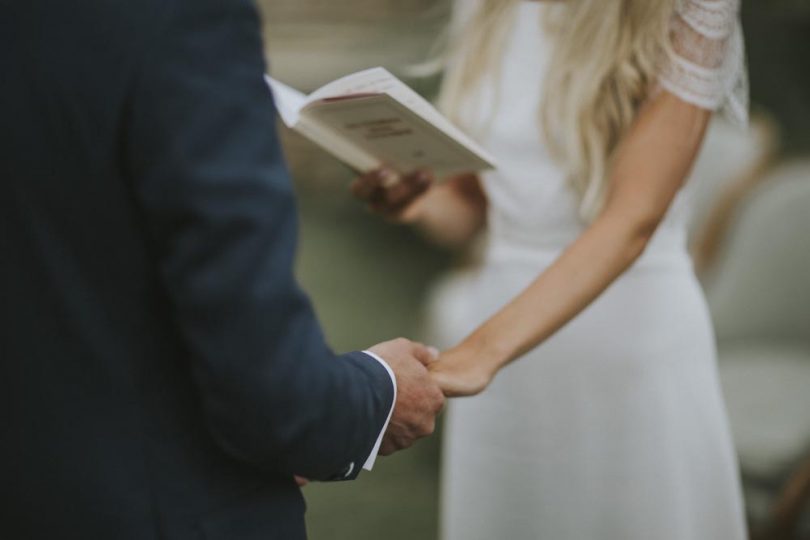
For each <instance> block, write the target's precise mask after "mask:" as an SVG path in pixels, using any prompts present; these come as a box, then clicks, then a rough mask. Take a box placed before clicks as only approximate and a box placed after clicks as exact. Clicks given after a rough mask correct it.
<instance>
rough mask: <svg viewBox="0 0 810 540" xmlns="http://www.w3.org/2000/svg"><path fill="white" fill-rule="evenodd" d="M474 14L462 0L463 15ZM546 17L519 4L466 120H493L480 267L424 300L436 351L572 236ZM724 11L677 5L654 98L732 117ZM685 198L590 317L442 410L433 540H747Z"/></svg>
mask: <svg viewBox="0 0 810 540" xmlns="http://www.w3.org/2000/svg"><path fill="white" fill-rule="evenodd" d="M476 3H477V2H476V1H474V0H459V4H460V5H462V7H464V8H467V9H469V8H471V7H472V6H473V5H474V4H476ZM544 9H550V7H549V6H548V5H545V4H543V3H541V2H523V3H521V5H520V7H519V8H518V9H517V12H516V13H515V20H514V27H513V29H512V31H511V33H510V36H509V43H508V45H507V47H506V48H505V49H504V52H503V57H502V59H501V62H500V69H499V70H498V75H497V76H496V75H495V74H494V73H493V74H491V76H490V77H489V79H488V80H487V82H486V84H485V88H484V90H483V91H482V92H481V93H480V94H479V95H478V97H476V98H475V102H474V103H468V104H467V105H466V106H465V110H466V112H467V114H468V115H469V117H470V118H472V119H475V118H482V117H485V116H491V117H492V118H493V120H492V121H491V123H490V124H489V127H488V129H487V130H486V133H484V134H483V136H482V137H481V140H482V141H483V143H484V144H485V145H486V147H487V148H488V149H489V150H490V151H491V152H492V153H493V154H494V155H495V156H496V157H497V159H498V161H499V164H500V168H499V170H498V171H497V172H493V173H490V174H487V175H485V176H484V178H483V183H484V188H485V190H486V193H487V195H488V198H489V202H490V214H489V228H490V234H489V238H490V240H489V244H488V247H487V249H486V255H485V257H484V262H483V263H482V264H481V265H479V266H478V267H477V268H475V269H474V270H472V271H469V272H466V273H464V274H462V275H456V276H453V277H452V278H450V279H448V280H446V281H445V282H444V283H443V284H442V285H441V286H440V287H439V288H438V289H437V293H436V295H435V297H434V302H433V309H432V312H433V320H434V325H433V331H434V337H435V338H436V340H438V342H439V344H442V345H445V346H448V345H452V344H455V343H456V342H458V341H459V340H460V339H461V338H463V337H464V336H465V335H467V334H468V333H469V332H470V331H471V330H472V329H473V328H474V327H475V326H477V325H478V324H479V323H481V322H482V321H484V320H485V319H486V318H487V317H488V316H490V315H491V314H493V313H494V312H495V311H496V310H498V309H499V308H500V307H501V306H503V305H504V304H505V303H506V302H508V301H509V300H510V299H511V298H513V297H514V296H515V295H516V294H518V293H519V292H520V291H521V290H522V289H523V288H525V287H526V286H527V285H528V284H529V283H530V282H531V281H532V280H533V279H534V278H535V277H536V276H537V275H538V274H539V273H540V272H542V271H543V269H545V268H546V267H548V266H549V265H550V264H551V263H552V262H553V261H554V260H555V259H556V258H557V257H558V256H559V254H560V253H561V251H562V250H563V249H564V247H565V246H566V245H568V244H569V243H571V242H572V241H573V240H574V239H576V237H577V236H578V235H579V234H580V233H581V231H582V230H583V225H582V223H581V221H580V220H579V218H578V199H577V197H576V196H575V195H574V194H573V192H572V191H571V189H570V188H569V186H568V184H567V182H566V181H565V179H564V176H563V173H562V171H561V170H560V168H559V167H558V166H557V165H556V164H555V163H554V162H553V161H552V160H551V159H550V157H549V156H548V155H547V153H546V151H545V148H544V144H543V141H542V138H541V134H540V130H539V127H538V123H537V117H538V116H537V106H538V103H539V102H540V98H541V91H542V80H543V75H544V72H545V67H546V64H547V61H548V54H549V45H550V44H549V43H548V42H547V37H548V36H546V35H544V32H543V26H542V25H541V23H540V20H541V16H542V12H543V10H544ZM737 10H738V5H737V3H736V2H733V1H732V0H714V1H709V0H691V1H685V2H681V3H680V4H679V6H678V14H677V15H676V16H675V17H674V22H673V36H674V41H675V46H674V53H675V56H673V58H671V59H670V61H669V62H668V67H667V68H666V69H665V70H664V72H663V73H662V76H661V79H662V80H661V85H662V86H663V87H664V88H666V89H667V90H669V91H671V92H673V93H675V94H676V95H678V96H680V97H681V98H683V99H684V100H687V101H689V102H692V103H695V104H697V105H700V106H703V107H706V108H711V109H721V108H723V109H725V110H726V111H727V112H728V113H730V114H731V115H732V116H733V117H736V118H737V119H738V120H744V116H745V108H746V95H745V89H746V81H745V67H744V58H743V46H742V35H741V32H740V28H739V24H738V22H737V20H738V15H737ZM492 107H494V108H495V109H492ZM492 112H494V113H495V114H494V115H492V114H490V113H492ZM689 198H690V187H689V185H688V184H687V187H686V188H684V190H683V191H682V192H681V193H680V194H679V196H678V197H677V200H676V202H675V203H674V206H673V208H672V209H671V211H670V213H669V215H668V217H667V218H666V220H665V222H664V223H663V225H662V226H661V228H660V230H659V231H658V232H657V234H656V235H655V237H654V239H653V240H652V242H651V245H650V247H649V248H648V250H647V251H646V253H645V254H644V255H643V256H642V258H641V259H640V260H639V261H638V262H637V263H636V264H635V265H634V266H633V267H632V268H631V269H630V270H629V271H628V272H626V273H625V274H624V275H623V276H622V277H621V278H619V279H618V281H616V282H615V283H614V284H613V285H612V286H611V287H610V288H609V289H608V290H607V292H605V293H604V294H603V295H602V296H601V297H600V298H599V299H598V300H597V301H596V302H595V303H594V304H593V305H591V306H590V307H589V308H588V309H587V310H586V311H584V312H583V313H582V314H581V315H580V316H579V317H577V318H576V319H575V320H574V321H573V322H571V323H570V324H569V325H567V326H566V327H565V328H564V329H562V330H561V331H560V332H558V333H557V334H556V335H554V336H553V337H552V338H551V339H549V340H548V341H547V342H545V343H543V344H542V345H541V346H540V347H538V348H537V349H535V350H534V351H532V352H531V353H529V354H527V355H526V356H525V357H523V358H522V359H520V360H518V361H517V362H515V363H513V364H512V365H510V366H509V367H507V368H506V369H504V370H503V371H502V372H501V373H500V374H499V375H498V377H497V378H496V379H495V381H494V382H493V384H492V385H491V386H490V387H489V388H488V389H487V390H486V391H485V392H484V393H483V394H482V395H480V396H477V397H474V398H465V399H461V400H457V401H454V402H453V403H452V404H450V406H449V410H448V416H447V423H446V431H445V445H444V452H443V467H442V496H441V501H442V506H441V523H442V525H441V527H442V538H443V539H444V540H501V539H503V540H530V539H531V540H535V539H543V540H742V539H743V538H745V525H744V515H743V507H742V500H741V490H740V484H739V479H738V470H737V461H736V457H735V453H734V449H733V447H732V442H731V437H730V434H729V426H728V422H727V419H726V412H725V407H724V404H723V400H722V396H721V393H720V387H719V384H718V378H717V370H716V366H715V342H714V335H713V332H712V326H711V321H710V319H709V315H708V312H707V307H706V304H705V301H704V298H703V295H702V292H701V289H700V287H699V285H698V283H697V281H696V279H695V276H694V274H693V270H692V262H691V260H690V257H689V255H688V253H687V250H686V226H687V223H688V219H689V208H690V202H689Z"/></svg>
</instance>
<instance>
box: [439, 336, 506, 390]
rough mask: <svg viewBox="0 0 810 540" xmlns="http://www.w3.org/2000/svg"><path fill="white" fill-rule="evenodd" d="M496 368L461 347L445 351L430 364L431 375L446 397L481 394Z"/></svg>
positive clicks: (492, 377)
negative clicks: (436, 360)
mask: <svg viewBox="0 0 810 540" xmlns="http://www.w3.org/2000/svg"><path fill="white" fill-rule="evenodd" d="M496 371H497V370H496V369H495V368H491V367H490V366H489V365H488V364H487V362H484V361H483V359H481V358H478V357H476V356H475V355H472V354H470V353H468V352H465V351H464V350H462V349H460V348H456V349H450V350H449V351H446V352H443V353H442V354H441V357H440V358H439V361H438V362H433V363H432V364H430V375H431V376H432V377H433V380H434V381H435V382H436V384H438V385H439V388H441V389H442V392H443V393H444V395H445V396H446V397H464V396H474V395H476V394H480V393H481V392H483V391H484V389H485V388H486V387H487V386H489V383H491V382H492V379H494V378H495V373H496Z"/></svg>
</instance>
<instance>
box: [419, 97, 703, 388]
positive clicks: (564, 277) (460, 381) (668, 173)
mask: <svg viewBox="0 0 810 540" xmlns="http://www.w3.org/2000/svg"><path fill="white" fill-rule="evenodd" d="M710 116H711V113H710V112H709V111H707V110H704V109H701V108H698V107H695V106H693V105H690V104H687V103H686V102H684V101H682V100H680V99H678V98H677V97H675V96H673V95H672V94H670V93H668V92H661V93H660V94H658V95H657V96H656V97H654V98H653V99H652V100H651V101H650V102H649V103H648V104H646V105H645V106H644V107H643V108H642V110H641V111H640V112H639V114H638V118H637V119H636V122H635V123H634V124H633V126H632V127H631V129H630V131H629V132H628V134H627V135H626V137H625V139H624V140H623V141H622V143H621V145H620V146H619V148H618V149H617V152H616V157H615V160H614V163H613V166H612V169H611V177H610V190H609V194H608V198H607V201H606V203H605V206H604V208H603V210H602V212H601V213H600V215H599V216H598V217H597V218H596V219H595V220H594V222H593V223H592V224H591V226H590V227H588V229H587V230H585V232H583V233H582V235H581V236H580V237H579V238H578V239H577V240H576V241H575V242H574V243H573V244H572V245H571V246H570V247H569V248H568V249H567V250H566V251H565V252H564V253H563V254H562V255H561V256H560V258H559V259H558V260H557V261H556V262H555V263H554V264H552V265H551V266H550V267H549V268H548V269H547V270H546V271H544V272H543V273H542V274H540V276H539V277H538V278H537V279H536V280H535V281H534V282H533V283H532V284H531V285H529V287H528V288H527V289H525V290H524V291H523V292H522V293H521V294H520V295H518V296H517V297H516V298H514V299H513V300H512V302H511V303H509V304H508V305H507V306H506V307H504V308H503V309H501V310H500V311H499V312H498V313H496V314H495V315H494V316H493V317H492V318H491V319H489V320H488V321H487V322H485V323H484V324H483V325H481V326H480V327H479V328H478V329H477V330H475V331H474V332H473V333H472V334H471V335H470V336H469V337H467V338H466V339H465V340H464V341H463V342H462V343H460V344H459V345H458V346H456V347H455V348H453V349H451V350H449V351H447V352H446V353H444V354H443V355H442V359H441V361H440V362H438V363H436V364H434V366H433V368H432V369H433V373H434V376H435V377H436V378H437V380H438V382H439V384H440V386H442V388H443V390H444V391H445V393H446V394H447V395H451V396H460V395H471V394H476V393H478V392H480V391H482V390H483V389H484V388H485V387H486V386H487V385H488V384H489V382H490V381H491V380H492V378H493V377H494V376H495V374H496V373H497V372H498V370H500V369H501V368H502V367H504V366H505V365H507V364H509V363H510V362H511V361H513V360H514V359H516V358H517V357H519V356H521V355H522V354H524V353H525V352H527V351H529V350H531V349H533V348H534V347H536V346H537V345H539V344H540V343H542V342H543V341H545V340H546V339H548V337H549V336H551V335H552V334H554V333H555V332H556V331H557V330H559V329H560V328H561V327H562V326H563V325H565V324H566V323H567V322H568V321H570V320H571V319H573V318H574V317H575V316H576V315H578V314H579V313H580V312H581V311H582V310H584V309H585V308H586V307H587V306H588V305H589V304H590V303H591V302H593V301H594V300H595V299H596V298H597V297H598V296H599V295H600V294H602V292H603V291H604V290H605V289H607V287H608V286H609V285H610V284H611V283H612V282H613V281H614V280H616V279H617V278H618V277H619V276H620V275H621V274H622V273H623V272H625V271H626V270H627V269H628V268H629V267H630V266H631V265H632V264H633V262H634V261H636V259H638V258H639V257H640V256H641V254H642V253H643V251H644V249H645V247H646V245H647V243H648V242H649V240H650V238H651V237H652V235H653V232H655V230H656V228H657V226H658V224H659V223H660V222H661V220H662V219H663V217H664V215H665V214H666V212H667V209H668V208H669V206H670V204H671V203H672V200H673V199H674V198H675V195H676V194H677V192H678V190H679V189H680V188H681V186H682V185H683V183H684V181H685V179H686V178H687V176H688V175H689V172H690V170H691V167H692V164H693V162H694V160H695V156H696V154H697V152H698V150H699V148H700V145H701V143H702V141H703V137H704V134H705V130H706V126H707V124H708V122H709V119H710Z"/></svg>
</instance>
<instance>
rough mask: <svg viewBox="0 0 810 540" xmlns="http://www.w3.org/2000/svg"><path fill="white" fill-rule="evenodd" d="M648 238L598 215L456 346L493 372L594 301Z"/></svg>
mask: <svg viewBox="0 0 810 540" xmlns="http://www.w3.org/2000/svg"><path fill="white" fill-rule="evenodd" d="M652 229H654V226H651V227H650V228H649V230H652ZM648 238H649V234H648V232H646V230H645V227H638V226H628V224H627V222H626V221H624V220H622V219H620V218H615V217H614V216H612V215H609V214H608V215H603V216H602V217H600V218H599V219H598V220H597V221H596V222H595V223H594V224H593V225H592V226H591V227H590V228H589V229H588V230H587V231H586V232H585V233H583V234H582V235H581V236H580V237H579V238H578V239H577V241H576V242H575V243H574V244H572V245H571V246H570V247H569V248H568V249H567V250H566V251H565V252H564V253H563V254H562V255H561V256H560V258H559V259H557V261H555V262H554V264H552V265H551V266H550V267H549V268H548V269H547V270H546V271H545V272H543V273H542V274H541V275H540V276H539V277H538V278H537V279H536V280H535V281H534V282H533V283H532V284H531V285H529V287H528V288H527V289H525V290H524V292H523V293H521V294H520V295H519V296H517V297H516V298H515V299H514V300H512V302H510V303H509V304H508V305H507V306H506V307H504V308H503V309H501V311H499V312H498V313H497V314H496V315H495V316H493V317H492V318H491V319H490V320H488V321H487V322H486V323H484V324H483V325H482V326H481V327H479V328H478V329H477V330H476V331H475V332H473V333H472V334H471V335H470V336H469V337H468V338H467V339H465V340H464V341H463V342H462V343H461V344H460V345H459V346H458V348H459V349H463V350H465V352H466V353H468V354H469V355H471V356H473V357H475V358H476V359H477V361H480V362H484V363H485V364H487V368H488V370H490V371H491V372H492V373H494V372H496V371H498V370H499V369H500V368H501V367H503V366H504V365H506V364H508V363H509V362H511V361H512V360H514V359H516V358H518V357H519V356H521V355H522V354H524V353H525V352H527V351H529V350H530V349H532V348H534V347H535V346H536V345H537V344H539V343H541V342H543V341H545V340H546V339H547V338H548V337H549V336H551V335H552V334H554V333H555V332H556V331H557V330H559V329H560V328H561V327H562V326H564V325H565V324H566V323H567V322H569V321H570V320H571V319H573V318H574V317H575V316H576V315H577V314H579V313H580V312H581V311H582V310H583V309H585V308H586V307H587V306H588V305H589V304H590V303H591V302H593V301H594V300H595V299H596V298H597V297H598V296H599V295H600V294H602V292H604V291H605V289H607V288H608V287H609V286H610V284H611V283H613V281H615V280H616V278H618V277H619V276H620V275H621V274H622V273H623V272H625V271H626V270H627V269H628V268H629V267H630V266H631V265H632V264H633V262H634V261H635V260H636V259H637V258H638V257H639V256H640V255H641V254H642V252H643V251H644V247H645V246H646V244H647V241H648Z"/></svg>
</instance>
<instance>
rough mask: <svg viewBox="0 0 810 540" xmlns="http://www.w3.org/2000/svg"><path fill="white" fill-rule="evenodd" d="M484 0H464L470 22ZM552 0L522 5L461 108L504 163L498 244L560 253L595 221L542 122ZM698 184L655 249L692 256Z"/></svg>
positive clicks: (493, 218)
mask: <svg viewBox="0 0 810 540" xmlns="http://www.w3.org/2000/svg"><path fill="white" fill-rule="evenodd" d="M478 1H480V0H473V1H470V0H464V2H458V4H461V3H463V4H464V7H463V9H461V13H460V14H457V17H459V18H461V19H462V20H461V21H458V20H457V22H456V24H457V25H463V24H464V21H463V18H464V17H469V16H470V15H471V13H472V12H473V11H474V9H475V6H474V5H475V4H477V3H478ZM548 9H554V6H552V5H551V3H549V2H529V1H524V2H519V3H518V5H517V6H516V8H515V10H514V11H513V13H512V16H513V17H514V20H513V22H512V25H511V28H510V31H509V33H508V36H507V38H506V42H505V43H504V45H503V47H502V48H501V55H500V57H499V60H498V61H497V62H495V63H494V64H493V67H492V68H491V69H490V70H489V71H488V72H487V73H486V74H485V75H484V77H483V79H482V81H481V83H480V86H479V88H477V89H476V91H475V92H470V93H469V94H468V95H467V97H466V98H465V99H464V102H463V103H462V105H461V108H460V109H461V117H462V118H463V122H464V124H465V127H466V128H467V129H469V130H470V131H471V132H472V133H473V135H475V136H476V137H477V138H478V139H479V141H480V142H481V143H482V144H483V145H484V146H485V147H486V148H487V149H488V150H489V151H490V152H491V153H492V154H493V155H494V156H495V158H496V160H497V165H498V168H497V169H496V170H494V171H490V172H488V173H485V174H484V175H483V176H482V181H483V187H484V190H485V192H486V194H487V197H488V199H489V203H490V204H489V216H488V217H489V227H490V233H491V234H490V237H491V243H492V244H496V245H497V244H514V245H517V246H520V247H522V248H529V249H532V248H536V249H541V250H545V251H547V250H548V249H549V248H551V249H556V250H559V249H560V248H562V247H564V246H566V245H568V244H569V243H570V242H572V241H573V240H574V239H575V238H576V237H577V236H578V235H579V234H580V233H581V232H582V230H583V229H584V228H585V227H586V226H587V224H586V223H585V222H584V221H583V220H582V218H581V217H580V214H579V205H580V198H579V195H578V194H577V193H576V192H575V190H574V189H573V187H572V186H571V185H570V183H569V181H568V180H567V178H566V174H565V171H564V170H563V169H562V167H560V166H559V165H558V164H557V163H556V162H555V160H554V159H552V157H551V156H550V155H549V152H548V150H547V147H546V144H545V142H544V137H543V134H542V129H541V125H540V104H541V101H542V94H543V91H544V84H543V80H544V76H545V75H546V71H547V68H548V64H549V62H550V57H551V52H552V45H553V44H552V43H551V39H552V38H551V36H549V35H548V33H547V32H546V31H545V30H544V24H543V16H544V11H545V10H548ZM692 187H693V186H692V185H691V183H689V182H687V183H686V187H685V188H684V189H682V190H681V192H680V193H679V195H678V196H677V198H676V200H675V202H674V204H673V205H672V207H671V208H670V211H669V213H668V215H667V217H666V219H665V220H664V222H663V223H662V225H661V226H660V227H659V230H658V232H657V234H656V235H655V237H654V238H653V241H652V242H651V245H650V247H649V248H648V250H647V251H648V252H650V251H660V250H669V251H677V252H679V253H685V248H686V229H687V225H688V222H689V207H690V204H689V198H690V196H691V194H692Z"/></svg>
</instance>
